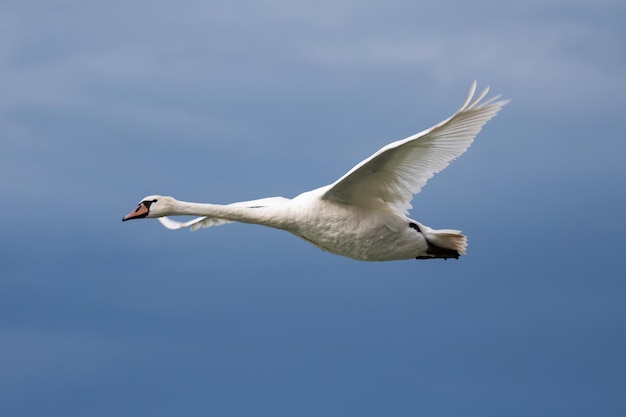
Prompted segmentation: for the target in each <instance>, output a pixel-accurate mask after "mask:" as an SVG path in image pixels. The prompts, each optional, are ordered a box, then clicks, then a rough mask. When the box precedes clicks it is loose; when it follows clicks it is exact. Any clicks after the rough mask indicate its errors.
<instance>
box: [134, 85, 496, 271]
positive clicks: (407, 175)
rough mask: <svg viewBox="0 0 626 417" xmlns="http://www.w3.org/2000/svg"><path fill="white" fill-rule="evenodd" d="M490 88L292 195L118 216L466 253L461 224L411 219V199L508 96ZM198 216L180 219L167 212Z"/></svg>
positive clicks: (346, 248) (352, 249)
mask: <svg viewBox="0 0 626 417" xmlns="http://www.w3.org/2000/svg"><path fill="white" fill-rule="evenodd" d="M488 91H489V87H487V88H485V89H484V90H482V92H481V93H480V94H478V95H477V96H476V97H474V94H475V92H476V81H474V82H473V83H472V85H471V88H470V91H469V93H468V95H467V98H466V99H465V101H464V102H463V104H462V105H461V107H460V108H459V110H458V111H457V112H456V113H454V114H453V115H452V116H451V117H449V118H448V119H446V120H444V121H442V122H440V123H438V124H436V125H435V126H433V127H431V128H430V129H426V130H424V131H422V132H420V133H416V134H414V135H412V136H409V137H408V138H406V139H402V140H399V141H396V142H393V143H390V144H388V145H386V146H384V147H383V148H381V149H380V150H378V151H377V152H376V153H374V154H373V155H372V156H370V157H369V158H367V159H365V160H363V161H362V162H360V163H359V164H357V165H356V166H355V167H354V168H352V169H351V170H350V171H348V172H347V173H346V174H345V175H344V176H342V177H341V178H339V179H338V180H337V181H335V182H334V183H332V184H330V185H326V186H324V187H320V188H317V189H315V190H312V191H307V192H304V193H302V194H300V195H298V196H296V197H294V198H293V199H288V198H284V197H270V198H263V199H260V200H251V201H244V202H238V203H233V204H228V205H218V204H201V203H192V202H185V201H178V200H176V199H174V198H173V197H166V196H159V195H150V196H148V197H145V198H144V199H142V200H141V201H140V202H139V204H138V205H137V207H136V208H135V209H134V210H133V211H132V212H130V213H129V214H127V215H126V216H124V217H123V219H122V221H127V220H131V219H140V218H158V220H159V221H160V222H161V224H162V225H163V226H165V227H166V228H168V229H173V230H174V229H182V228H187V227H189V228H190V229H191V230H196V229H198V228H200V227H210V226H218V225H222V224H225V223H230V222H242V223H254V224H260V225H264V226H268V227H272V228H276V229H282V230H286V231H288V232H290V233H292V234H294V235H296V236H298V237H299V238H302V239H304V240H305V241H307V242H309V243H311V244H312V245H315V246H317V247H318V248H320V249H321V250H323V251H328V252H331V253H334V254H336V255H340V256H345V257H348V258H352V259H356V260H361V261H391V260H401V259H413V258H415V259H448V258H454V259H458V258H459V256H460V255H463V254H465V253H466V247H467V238H466V237H465V236H464V235H463V234H461V231H460V230H453V229H439V230H435V229H432V228H430V227H428V226H426V225H424V224H422V223H420V222H418V221H416V220H413V219H410V218H409V217H408V212H409V209H411V207H412V206H411V203H410V202H411V200H412V198H413V195H414V194H417V193H419V192H420V190H421V189H422V187H423V186H424V185H425V184H426V182H427V181H428V179H430V178H431V177H432V176H433V175H434V174H435V173H437V172H439V171H441V170H443V169H444V168H445V167H446V166H448V164H450V162H451V161H452V160H454V159H455V158H457V157H458V156H460V155H461V154H462V153H464V152H465V151H466V149H467V148H468V147H469V146H470V144H471V143H472V141H473V140H474V137H475V136H476V135H477V134H478V133H479V132H480V130H481V129H482V127H483V126H484V125H485V123H487V122H488V121H489V120H490V119H491V118H492V117H494V116H495V115H496V114H497V113H498V112H499V111H500V109H501V108H502V107H503V106H504V105H505V104H506V103H507V102H508V100H499V98H500V96H496V97H493V98H491V99H488V100H485V101H483V99H484V98H485V96H486V95H487V93H488ZM178 215H191V216H199V217H197V218H195V219H193V220H190V221H187V222H179V221H175V220H172V219H170V218H169V217H168V216H178Z"/></svg>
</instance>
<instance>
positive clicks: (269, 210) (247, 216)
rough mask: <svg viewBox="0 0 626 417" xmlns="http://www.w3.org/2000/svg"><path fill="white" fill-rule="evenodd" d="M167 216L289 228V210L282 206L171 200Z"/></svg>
mask: <svg viewBox="0 0 626 417" xmlns="http://www.w3.org/2000/svg"><path fill="white" fill-rule="evenodd" d="M166 215H168V216H187V215H189V216H202V217H210V218H216V219H223V220H229V221H234V222H241V223H252V224H260V225H264V226H269V227H274V228H278V229H289V225H290V224H291V221H290V216H289V210H288V209H287V208H286V207H284V206H266V207H241V206H235V205H221V204H203V203H191V202H187V201H178V200H173V201H172V202H171V204H170V210H168V213H167V214H166Z"/></svg>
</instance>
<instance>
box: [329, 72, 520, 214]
mask: <svg viewBox="0 0 626 417" xmlns="http://www.w3.org/2000/svg"><path fill="white" fill-rule="evenodd" d="M488 91H489V88H485V89H484V90H483V91H482V92H481V93H480V94H478V96H477V97H475V98H474V93H475V92H476V82H475V81H474V82H473V83H472V86H471V88H470V91H469V94H468V95H467V98H466V99H465V101H464V102H463V104H462V105H461V107H460V108H459V110H458V111H457V112H456V113H455V114H454V115H452V116H451V117H449V118H448V119H446V120H444V121H442V122H441V123H439V124H437V125H435V126H433V127H431V128H430V129H426V130H424V131H422V132H419V133H416V134H415V135H412V136H409V137H408V138H406V139H403V140H399V141H396V142H393V143H390V144H389V145H387V146H384V147H383V148H381V149H380V150H378V151H377V152H376V153H374V154H373V155H372V156H370V157H369V158H367V159H365V160H364V161H362V162H361V163H359V164H357V165H356V166H355V167H354V168H352V169H351V170H350V171H349V172H348V173H347V174H345V175H344V176H343V177H341V178H340V179H339V180H337V181H336V182H335V183H334V184H332V185H331V186H330V187H329V189H328V191H327V192H326V193H325V194H324V196H323V198H324V199H326V200H333V201H338V202H342V203H346V204H359V205H363V206H370V207H385V206H387V207H390V208H391V209H393V210H395V211H396V212H398V213H402V214H405V215H406V214H408V211H409V209H410V208H411V200H412V198H413V195H414V194H417V193H419V192H420V190H421V189H422V187H423V186H424V185H425V184H426V182H427V181H428V180H429V179H430V178H431V177H432V176H433V175H434V174H436V173H437V172H439V171H441V170H443V169H444V168H445V167H447V166H448V165H449V164H450V162H452V161H453V160H454V159H456V158H457V157H459V156H460V155H461V154H463V153H464V152H465V151H466V150H467V148H468V147H469V146H470V145H471V143H472V141H473V140H474V137H476V135H477V134H478V133H479V132H480V130H481V128H482V127H483V126H484V125H485V123H487V122H488V121H489V120H490V119H491V118H492V117H494V116H495V115H496V114H497V113H498V111H500V109H501V108H502V107H503V106H504V105H505V104H506V103H508V100H498V99H499V98H500V96H496V97H493V98H491V99H489V100H487V101H485V102H482V103H481V101H482V99H483V98H485V96H486V95H487V93H488Z"/></svg>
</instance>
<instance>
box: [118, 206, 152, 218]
mask: <svg viewBox="0 0 626 417" xmlns="http://www.w3.org/2000/svg"><path fill="white" fill-rule="evenodd" d="M148 207H149V206H148V205H147V204H145V203H144V202H143V201H142V202H141V203H139V204H137V208H136V209H135V210H133V211H131V212H130V213H128V214H127V215H126V216H124V217H122V221H123V222H125V221H126V220H132V219H141V218H143V217H146V216H147V215H148V213H149V212H150V210H149V209H148Z"/></svg>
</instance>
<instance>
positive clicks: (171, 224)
mask: <svg viewBox="0 0 626 417" xmlns="http://www.w3.org/2000/svg"><path fill="white" fill-rule="evenodd" d="M287 201H290V200H289V199H288V198H285V197H268V198H261V199H259V200H251V201H241V202H238V203H232V204H229V206H233V207H250V208H255V207H268V206H275V205H278V204H283V203H285V202H287ZM158 220H159V222H161V224H162V225H163V226H165V227H166V228H168V229H170V230H177V229H184V228H186V227H190V228H191V230H192V231H194V230H197V229H199V228H201V227H211V226H221V225H223V224H226V223H232V222H230V221H228V220H224V219H217V218H213V217H196V218H195V219H191V220H189V221H186V222H179V221H176V220H172V219H170V218H169V217H159V218H158Z"/></svg>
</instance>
